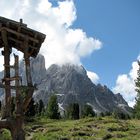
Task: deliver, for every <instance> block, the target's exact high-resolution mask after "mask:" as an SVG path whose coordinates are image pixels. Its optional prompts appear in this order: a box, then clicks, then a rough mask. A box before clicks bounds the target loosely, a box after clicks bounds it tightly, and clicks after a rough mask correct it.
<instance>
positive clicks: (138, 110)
mask: <svg viewBox="0 0 140 140" xmlns="http://www.w3.org/2000/svg"><path fill="white" fill-rule="evenodd" d="M138 65H139V69H138V77H137V79H136V81H135V85H136V92H137V97H136V104H135V106H134V115H135V117H136V118H138V119H140V61H138Z"/></svg>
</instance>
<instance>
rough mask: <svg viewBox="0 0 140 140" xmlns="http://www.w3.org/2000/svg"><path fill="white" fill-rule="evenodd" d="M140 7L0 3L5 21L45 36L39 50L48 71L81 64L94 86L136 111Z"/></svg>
mask: <svg viewBox="0 0 140 140" xmlns="http://www.w3.org/2000/svg"><path fill="white" fill-rule="evenodd" d="M13 1H14V3H13ZM11 5H13V6H11ZM139 7H140V0H36V1H35V0H22V1H21V0H9V1H5V0H1V2H0V9H1V12H0V16H3V17H6V18H10V19H13V20H17V21H19V19H20V18H22V19H23V22H24V23H26V24H28V27H30V28H33V29H35V30H38V31H41V32H43V33H45V34H46V40H45V42H44V44H43V45H42V47H41V50H40V53H42V54H43V55H44V56H45V59H46V63H45V64H46V68H48V67H49V66H50V65H51V64H54V63H56V64H59V65H62V64H65V63H72V64H77V65H81V64H82V65H84V67H85V69H86V70H87V75H88V76H89V78H90V79H91V80H92V81H93V82H94V83H96V84H97V83H98V82H100V83H101V84H103V85H107V86H108V87H109V88H110V89H111V90H113V92H114V93H121V94H122V96H123V97H124V98H125V99H126V101H127V102H128V103H129V105H131V106H133V105H134V103H135V97H136V92H135V83H134V80H135V79H136V77H137V69H138V65H137V62H136V60H137V59H140V16H139V13H140V8H139ZM15 53H18V54H20V53H19V52H16V51H15ZM20 58H22V55H21V54H20ZM2 59H3V57H2V56H1V55H0V60H2ZM11 59H12V62H13V57H12V56H11ZM2 69H3V66H2V63H0V70H2Z"/></svg>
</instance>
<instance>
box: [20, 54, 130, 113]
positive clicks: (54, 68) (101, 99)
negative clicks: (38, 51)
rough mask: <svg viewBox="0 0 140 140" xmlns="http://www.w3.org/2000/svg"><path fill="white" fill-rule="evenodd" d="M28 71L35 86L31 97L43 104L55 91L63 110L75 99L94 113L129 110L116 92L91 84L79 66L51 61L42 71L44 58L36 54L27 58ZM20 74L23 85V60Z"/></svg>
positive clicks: (84, 71)
mask: <svg viewBox="0 0 140 140" xmlns="http://www.w3.org/2000/svg"><path fill="white" fill-rule="evenodd" d="M31 72H32V79H33V83H34V84H36V85H37V88H38V90H36V91H35V93H34V98H35V100H36V101H38V100H40V99H42V100H43V102H44V103H45V104H46V105H47V103H48V99H49V97H50V96H51V95H52V94H54V93H55V94H56V95H57V97H58V102H59V106H60V107H61V108H64V109H65V108H66V107H67V105H69V104H70V103H75V102H78V103H79V104H80V105H81V106H82V105H84V104H89V105H91V106H92V107H93V109H94V110H95V111H96V112H106V111H113V110H114V109H115V108H117V107H120V108H123V110H124V111H125V112H127V111H128V110H129V107H128V104H127V102H126V101H125V100H124V99H123V98H122V96H121V95H120V94H118V95H114V94H113V93H112V91H111V90H109V89H108V88H107V87H106V86H102V85H100V84H98V85H95V84H93V83H92V82H91V80H90V79H89V78H88V76H87V73H86V70H85V69H84V68H83V67H82V66H76V65H71V64H65V65H62V66H58V65H55V64H54V65H51V66H50V67H49V68H48V69H47V70H46V69H45V59H44V57H43V56H42V55H38V56H37V58H36V59H31ZM20 75H21V76H22V80H23V84H25V83H26V82H25V81H26V80H25V66H24V61H22V62H21V63H20Z"/></svg>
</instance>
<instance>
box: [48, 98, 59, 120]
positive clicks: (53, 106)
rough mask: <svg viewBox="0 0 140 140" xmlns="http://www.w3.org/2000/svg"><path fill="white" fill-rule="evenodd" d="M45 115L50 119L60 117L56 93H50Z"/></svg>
mask: <svg viewBox="0 0 140 140" xmlns="http://www.w3.org/2000/svg"><path fill="white" fill-rule="evenodd" d="M47 117H48V118H50V119H59V118H60V113H59V107H58V102H57V96H56V95H52V96H51V97H50V99H49V102H48V105H47Z"/></svg>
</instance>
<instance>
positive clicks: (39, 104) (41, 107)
mask: <svg viewBox="0 0 140 140" xmlns="http://www.w3.org/2000/svg"><path fill="white" fill-rule="evenodd" d="M38 106H39V107H38V113H39V115H40V114H41V113H42V111H43V109H44V103H43V101H42V100H39V103H38Z"/></svg>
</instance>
